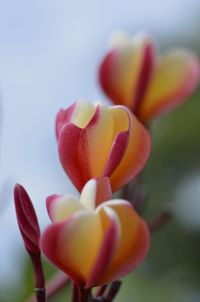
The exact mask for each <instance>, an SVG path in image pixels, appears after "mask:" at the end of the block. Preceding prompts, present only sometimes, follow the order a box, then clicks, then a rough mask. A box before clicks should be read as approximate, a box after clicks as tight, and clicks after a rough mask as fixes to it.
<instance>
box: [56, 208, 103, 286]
mask: <svg viewBox="0 0 200 302" xmlns="http://www.w3.org/2000/svg"><path fill="white" fill-rule="evenodd" d="M102 238H103V234H102V227H101V222H100V219H99V216H98V215H97V214H94V213H93V214H92V213H89V212H83V211H82V212H79V213H77V214H74V216H73V217H72V218H71V219H68V221H67V223H66V224H65V225H64V226H63V228H62V232H61V233H60V236H59V240H58V243H57V244H58V246H57V257H58V259H59V261H60V263H62V264H63V265H64V266H65V268H66V271H67V272H68V273H69V274H70V272H71V274H73V275H74V274H75V275H76V278H77V277H79V278H81V279H82V280H83V281H85V280H87V278H88V277H89V275H90V273H91V271H92V268H93V266H94V263H95V261H96V257H97V255H98V252H99V249H100V246H101V242H102Z"/></svg>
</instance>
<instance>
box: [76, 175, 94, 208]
mask: <svg viewBox="0 0 200 302" xmlns="http://www.w3.org/2000/svg"><path fill="white" fill-rule="evenodd" d="M96 193H97V181H96V180H95V179H91V180H89V181H88V182H87V183H86V185H85V186H84V187H83V190H82V191H81V196H80V203H81V204H82V205H84V207H85V208H86V209H87V210H91V211H92V210H94V209H95V203H96Z"/></svg>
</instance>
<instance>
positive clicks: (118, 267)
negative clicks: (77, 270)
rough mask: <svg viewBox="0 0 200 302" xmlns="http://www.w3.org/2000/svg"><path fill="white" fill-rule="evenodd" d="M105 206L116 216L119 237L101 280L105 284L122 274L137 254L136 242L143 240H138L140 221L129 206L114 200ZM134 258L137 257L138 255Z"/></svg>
mask: <svg viewBox="0 0 200 302" xmlns="http://www.w3.org/2000/svg"><path fill="white" fill-rule="evenodd" d="M115 202H116V204H115ZM107 206H109V207H110V208H111V209H112V210H113V211H114V212H115V214H117V216H118V219H119V222H120V227H121V235H120V239H119V244H118V247H117V249H116V252H115V255H114V256H113V259H112V262H111V264H110V265H109V267H108V269H107V271H106V273H105V275H104V276H103V278H102V280H101V282H105V283H106V282H109V281H110V280H112V278H113V277H114V276H115V274H117V273H120V272H122V271H123V269H124V268H125V267H126V266H127V264H129V262H132V260H133V258H134V257H135V255H136V253H137V248H138V240H143V238H140V239H139V238H138V231H139V228H140V224H141V219H140V218H139V216H138V215H137V213H136V212H135V211H134V210H133V209H132V208H131V206H127V205H124V204H123V203H122V204H120V200H119V202H118V200H114V201H113V202H111V203H110V205H109V204H108V205H107ZM136 257H138V254H137V256H136ZM136 262H137V260H136Z"/></svg>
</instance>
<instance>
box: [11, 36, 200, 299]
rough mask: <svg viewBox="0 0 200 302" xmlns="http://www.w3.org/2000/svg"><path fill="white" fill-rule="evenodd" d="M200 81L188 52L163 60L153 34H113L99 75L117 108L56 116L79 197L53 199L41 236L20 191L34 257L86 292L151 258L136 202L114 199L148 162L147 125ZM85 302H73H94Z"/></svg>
mask: <svg viewBox="0 0 200 302" xmlns="http://www.w3.org/2000/svg"><path fill="white" fill-rule="evenodd" d="M199 76H200V64H199V61H198V59H197V57H196V56H195V55H194V54H193V53H191V52H189V51H186V50H180V49H179V50H177V49H176V50H172V51H171V52H169V53H167V54H165V55H164V56H162V57H157V56H156V51H155V46H154V44H153V41H152V39H151V38H150V37H149V36H148V35H145V34H139V35H137V36H134V37H133V38H129V37H128V36H126V35H125V34H118V36H117V37H116V36H115V37H114V39H113V42H112V45H111V48H110V50H109V52H108V54H107V55H106V56H105V58H104V60H103V62H102V64H101V65H100V69H99V78H100V84H101V86H102V88H103V90H104V92H105V94H106V95H107V96H108V97H109V99H110V100H111V101H112V102H113V103H114V104H116V106H110V107H108V106H105V105H102V104H101V103H99V102H96V103H94V104H91V103H88V102H84V101H77V102H75V103H74V104H72V105H71V106H70V107H69V108H67V109H61V110H60V111H59V112H58V114H57V117H56V126H55V128H56V137H57V143H58V154H59V158H60V162H61V164H62V167H63V169H64V171H65V172H66V174H67V175H68V177H69V178H70V179H71V181H72V183H73V184H74V186H75V187H76V188H77V190H78V191H79V192H80V193H81V195H80V198H79V199H77V198H75V197H74V196H72V195H64V196H60V195H52V196H49V197H48V198H47V211H48V214H49V217H50V219H51V224H50V226H48V227H47V229H46V230H45V231H44V232H43V233H42V235H41V236H40V232H39V226H38V224H37V219H36V216H35V212H34V209H33V208H32V205H30V208H31V211H30V210H27V208H28V207H29V206H28V205H29V204H30V199H29V197H28V195H27V194H26V192H25V191H24V189H23V190H22V188H21V187H19V186H17V187H16V189H15V203H16V209H17V215H18V221H19V226H20V230H21V232H22V236H23V239H24V242H25V246H26V248H27V249H28V251H29V253H34V252H38V253H40V250H41V251H42V252H43V253H44V254H45V255H46V257H47V258H48V259H49V261H50V262H52V263H53V264H54V265H55V266H57V267H58V268H59V269H60V270H62V271H63V272H64V273H66V274H67V275H68V276H69V277H70V279H71V280H72V281H73V282H74V284H75V285H76V287H77V288H79V289H80V288H81V289H85V290H88V289H91V288H92V287H95V286H102V285H105V284H109V283H111V282H113V281H115V280H118V279H119V278H121V277H123V276H124V275H126V274H127V273H129V272H131V271H133V270H134V269H135V268H136V267H137V266H138V265H139V264H140V263H141V262H142V261H143V260H144V258H145V256H146V255H147V252H148V249H149V243H150V235H149V228H148V226H147V224H146V223H145V221H144V220H143V219H142V218H141V217H140V216H139V214H138V213H137V212H136V209H134V207H133V205H132V203H131V202H130V201H131V200H129V201H128V200H124V199H123V197H122V198H119V199H112V193H113V192H115V191H117V190H119V189H121V188H122V187H123V186H125V185H127V184H129V183H130V182H131V181H132V180H134V178H135V177H136V176H137V175H138V174H139V173H140V172H141V171H142V169H143V168H144V166H145V164H146V163H147V160H148V158H149V154H150V150H151V136H150V133H149V131H148V130H147V129H146V128H145V125H147V123H149V121H150V120H151V119H152V118H153V117H155V116H157V115H160V114H161V113H164V112H166V111H168V110H170V109H172V108H173V107H174V106H176V105H178V104H181V103H182V102H183V101H185V100H186V98H187V97H188V96H189V95H190V94H191V93H192V92H193V90H194V89H195V88H196V86H197V84H198V82H199ZM132 196H133V195H132ZM34 223H35V226H34ZM35 233H37V234H35ZM36 235H37V236H36ZM38 242H39V243H38ZM80 297H81V295H79V298H78V300H76V299H75V300H74V301H87V299H85V300H84V299H81V298H80ZM82 297H83V296H82ZM88 299H89V298H88ZM41 301H42V300H41ZM92 301H93V300H92ZM106 301H107V300H106ZM108 301H111V300H109V299H108Z"/></svg>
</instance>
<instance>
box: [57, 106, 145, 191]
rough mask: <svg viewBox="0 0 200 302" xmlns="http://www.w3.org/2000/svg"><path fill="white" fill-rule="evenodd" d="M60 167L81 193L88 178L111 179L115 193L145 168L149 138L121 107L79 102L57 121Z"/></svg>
mask: <svg viewBox="0 0 200 302" xmlns="http://www.w3.org/2000/svg"><path fill="white" fill-rule="evenodd" d="M56 134H57V139H58V151H59V157H60V161H61V164H62V166H63V168H64V170H65V172H66V173H67V174H68V176H69V178H70V179H71V181H72V182H73V184H74V185H75V186H76V188H77V189H78V190H79V191H81V190H82V188H83V186H84V185H85V183H86V182H87V181H88V180H89V179H91V178H97V179H99V178H101V177H104V176H108V177H110V181H111V186H112V190H113V191H115V190H117V189H119V188H120V187H121V186H123V185H124V184H126V183H127V182H129V181H130V180H131V179H132V178H133V177H134V176H136V175H137V174H138V173H139V172H140V171H141V170H142V168H143V167H144V165H145V163H146V162H147V159H148V156H149V153H150V145H151V143H150V136H149V132H148V131H147V130H146V129H145V128H144V126H143V125H142V124H141V123H140V122H139V121H138V120H137V119H136V118H135V117H134V116H133V115H132V114H131V112H130V111H129V110H128V109H127V108H126V107H124V106H112V107H106V106H103V105H101V104H95V105H94V104H90V103H86V102H81V101H78V102H76V103H74V104H73V105H72V106H70V107H69V108H68V109H66V110H63V109H61V110H60V111H59V112H58V114H57V118H56Z"/></svg>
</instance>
